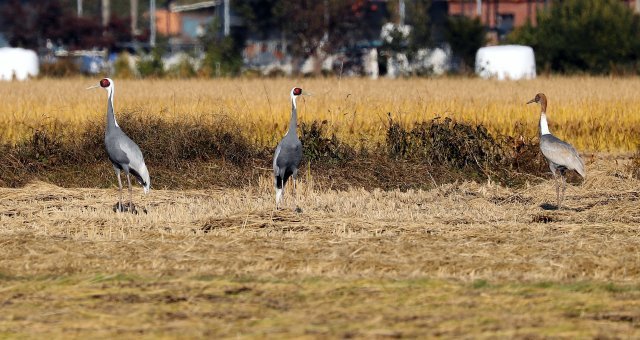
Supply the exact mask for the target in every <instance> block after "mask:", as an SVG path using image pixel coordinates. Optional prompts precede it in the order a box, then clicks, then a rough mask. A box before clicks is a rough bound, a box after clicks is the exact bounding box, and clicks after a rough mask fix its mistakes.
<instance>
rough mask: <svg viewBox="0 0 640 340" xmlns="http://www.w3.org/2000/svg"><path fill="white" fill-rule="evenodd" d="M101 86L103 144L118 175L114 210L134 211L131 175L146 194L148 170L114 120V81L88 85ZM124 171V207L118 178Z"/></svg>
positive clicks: (131, 142) (134, 144) (148, 180)
mask: <svg viewBox="0 0 640 340" xmlns="http://www.w3.org/2000/svg"><path fill="white" fill-rule="evenodd" d="M97 87H102V88H103V89H105V90H106V91H107V128H106V130H105V133H104V144H105V147H106V149H107V154H108V156H109V160H110V161H111V164H112V165H113V169H114V170H115V172H116V177H118V193H119V195H118V204H117V206H116V211H120V212H124V211H125V210H128V211H130V212H135V211H136V210H135V208H134V206H133V199H132V193H131V176H130V175H133V176H134V177H135V178H136V180H137V181H138V183H140V185H142V188H143V190H144V193H145V194H147V193H148V192H149V189H150V187H151V179H150V178H149V171H148V170H147V166H146V165H145V164H144V158H143V157H142V151H140V148H139V147H138V145H137V144H136V143H135V142H134V141H132V140H131V138H129V137H128V136H127V135H126V134H125V133H124V132H123V131H122V130H121V129H120V126H119V125H118V122H117V121H116V117H115V114H114V112H113V93H114V83H113V80H111V79H109V78H104V79H102V80H100V83H99V84H98V85H94V86H91V87H89V88H88V89H93V88H97ZM121 171H124V173H125V174H127V184H128V186H129V206H128V207H127V208H125V206H124V205H123V204H122V179H121V178H120V172H121Z"/></svg>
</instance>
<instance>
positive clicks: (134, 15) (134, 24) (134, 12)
mask: <svg viewBox="0 0 640 340" xmlns="http://www.w3.org/2000/svg"><path fill="white" fill-rule="evenodd" d="M130 4H131V34H132V35H135V34H138V0H131V1H130Z"/></svg>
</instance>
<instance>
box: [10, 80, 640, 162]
mask: <svg viewBox="0 0 640 340" xmlns="http://www.w3.org/2000/svg"><path fill="white" fill-rule="evenodd" d="M98 80H99V79H88V78H77V79H66V80H38V81H32V82H25V83H0V98H2V100H0V125H1V126H3V129H2V130H0V139H3V140H10V141H14V142H15V141H17V140H19V139H21V138H23V137H24V136H26V135H28V134H30V133H31V132H32V130H33V129H34V128H38V127H41V126H49V125H55V124H67V123H71V124H81V123H83V122H86V121H90V120H94V121H95V120H98V121H99V120H101V119H103V115H104V112H105V110H106V95H105V93H104V91H100V90H99V89H96V90H92V91H85V88H86V87H88V86H90V85H94V83H97V81H98ZM115 83H116V92H115V93H116V97H115V107H116V112H121V111H125V110H126V111H129V112H131V111H134V112H137V113H139V114H142V115H156V116H160V117H163V118H166V119H185V118H186V119H191V118H198V119H200V120H204V121H206V120H208V119H211V120H213V121H215V120H219V119H221V118H230V119H232V120H234V121H237V122H238V123H239V124H240V125H241V126H242V127H243V131H245V132H246V134H247V135H248V137H250V138H251V139H252V140H255V141H256V142H258V143H259V144H262V145H269V146H271V145H274V144H275V142H276V140H277V138H280V137H281V135H282V134H283V133H284V131H285V130H286V128H287V119H288V115H289V112H290V107H291V106H290V103H289V97H288V94H289V91H290V90H291V88H292V87H293V86H294V85H297V86H301V87H303V88H304V89H305V90H309V91H310V92H312V93H313V94H314V95H313V96H312V97H308V98H305V99H304V102H303V103H302V104H301V105H300V106H301V109H300V111H301V113H300V118H301V120H302V121H307V122H309V121H313V120H318V121H322V120H326V121H327V122H328V123H329V125H330V127H331V131H333V132H336V134H337V135H338V137H339V138H340V139H342V140H345V141H349V142H350V143H352V144H354V145H355V144H372V143H375V142H378V141H381V140H383V139H384V132H385V130H386V123H387V113H388V112H390V113H392V114H393V116H394V118H395V119H397V120H399V121H401V122H404V123H406V124H410V123H413V122H415V121H425V120H430V119H433V118H434V117H445V116H448V117H453V118H455V119H457V120H461V121H466V122H470V123H474V124H483V125H485V126H487V127H488V128H489V129H490V130H491V131H493V132H497V133H502V134H507V135H519V134H522V135H525V136H527V137H533V136H536V134H537V119H538V112H539V108H538V107H536V106H534V105H528V106H527V105H525V103H526V102H527V101H528V100H529V99H531V98H533V97H534V96H535V94H536V93H537V92H544V93H546V94H547V96H548V98H549V119H550V125H551V129H552V131H554V132H555V133H556V134H557V135H559V136H560V137H564V138H567V139H569V140H571V141H573V143H574V144H575V146H576V147H577V148H578V149H580V150H582V151H608V152H618V151H630V150H633V151H635V149H636V145H637V144H638V142H640V128H639V127H640V100H638V93H640V79H638V78H605V77H570V78H566V77H551V78H538V79H536V80H533V81H522V82H499V81H485V80H481V79H464V78H463V79H457V78H445V79H408V80H403V79H400V80H386V79H380V80H378V81H369V80H362V79H341V80H340V79H335V78H330V79H300V80H290V79H274V80H269V79H264V80H262V79H255V80H166V79H165V80H155V81H150V80H122V81H120V80H118V79H115Z"/></svg>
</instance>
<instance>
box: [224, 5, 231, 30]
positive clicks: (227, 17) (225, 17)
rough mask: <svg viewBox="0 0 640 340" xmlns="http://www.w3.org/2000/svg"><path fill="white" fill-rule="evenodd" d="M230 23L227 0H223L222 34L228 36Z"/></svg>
mask: <svg viewBox="0 0 640 340" xmlns="http://www.w3.org/2000/svg"><path fill="white" fill-rule="evenodd" d="M230 31H231V23H230V22H229V0H224V36H225V37H227V36H229V32H230Z"/></svg>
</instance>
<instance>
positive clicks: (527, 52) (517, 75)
mask: <svg viewBox="0 0 640 340" xmlns="http://www.w3.org/2000/svg"><path fill="white" fill-rule="evenodd" d="M476 74H477V75H478V76H480V77H481V78H485V79H487V78H497V79H498V80H505V79H511V80H518V79H533V78H535V77H536V58H535V56H534V53H533V48H531V47H529V46H522V45H502V46H487V47H482V48H480V49H479V50H478V52H477V53H476Z"/></svg>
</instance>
